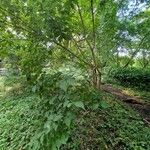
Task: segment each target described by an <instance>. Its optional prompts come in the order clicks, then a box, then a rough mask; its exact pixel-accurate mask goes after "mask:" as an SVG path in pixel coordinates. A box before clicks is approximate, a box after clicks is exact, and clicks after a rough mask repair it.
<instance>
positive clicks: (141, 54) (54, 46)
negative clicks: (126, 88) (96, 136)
mask: <svg viewBox="0 0 150 150" xmlns="http://www.w3.org/2000/svg"><path fill="white" fill-rule="evenodd" d="M149 14H150V2H149V0H146V1H144V2H143V1H136V2H135V1H132V0H131V1H129V0H59V1H57V0H0V33H1V34H0V61H1V62H2V63H1V64H0V67H3V68H4V69H6V76H8V78H6V77H4V78H2V80H1V79H0V80H1V81H2V83H0V86H1V87H2V88H1V89H0V98H1V99H2V100H0V104H1V105H2V107H1V108H0V109H1V112H2V113H1V114H0V116H1V117H0V149H2V150H3V149H4V150H7V149H8V150H15V149H16V150H24V149H29V150H58V149H63V148H64V149H65V148H66V149H67V147H69V146H71V147H69V148H68V149H79V148H81V149H88V148H85V147H84V148H83V147H82V146H81V145H82V143H81V145H80V146H79V147H78V144H77V145H76V143H75V142H74V143H73V140H71V139H72V137H73V135H72V131H74V130H75V129H76V128H75V126H76V125H77V124H76V121H77V120H78V118H79V119H80V121H79V122H82V119H81V118H80V116H78V115H81V116H82V113H88V112H92V111H97V110H98V111H99V113H102V112H101V111H100V109H101V110H102V109H107V108H108V107H109V105H110V106H111V108H110V109H108V112H107V111H106V114H107V115H108V114H109V113H112V114H113V116H114V118H115V119H113V116H112V118H111V117H108V116H109V115H108V116H106V118H103V117H102V120H103V123H102V126H100V128H99V129H100V131H101V132H102V133H103V134H105V133H106V132H108V131H109V129H110V130H111V129H112V128H113V129H112V130H114V129H116V128H117V131H118V133H117V134H115V136H113V134H114V132H113V133H112V135H111V138H112V141H111V139H110V140H108V139H109V138H108V139H105V140H104V141H105V142H106V143H107V144H108V147H110V143H111V146H112V148H114V147H115V146H116V145H117V146H118V145H119V146H120V145H121V148H122V147H123V148H124V149H134V148H135V149H142V148H143V149H147V148H148V149H149V147H148V146H147V145H146V142H147V143H148V144H149V141H150V140H149V132H148V131H149V129H148V128H146V127H145V126H144V125H143V122H141V119H140V118H139V117H138V116H137V118H138V119H140V121H139V122H138V123H137V125H138V126H139V128H138V127H135V126H134V123H133V124H131V126H130V125H129V126H127V128H129V131H131V132H132V133H133V132H134V131H135V132H138V131H139V130H140V129H142V128H144V129H143V132H142V133H141V134H140V141H141V143H140V142H139V141H138V134H136V135H135V137H134V135H133V136H132V135H129V136H128V134H127V133H126V132H125V131H121V130H119V127H120V126H119V124H118V125H117V124H115V123H114V122H115V121H114V120H116V121H118V123H119V122H121V123H122V122H123V121H122V120H123V119H122V117H123V118H124V117H125V118H126V119H125V122H130V118H128V117H127V116H124V115H123V114H124V113H126V111H125V110H124V108H120V107H119V108H118V106H116V105H115V104H114V105H111V104H112V103H111V102H110V101H108V102H107V98H108V99H112V97H109V96H108V95H106V96H105V94H106V93H103V92H102V86H103V85H102V79H104V76H106V77H107V78H108V74H109V73H110V72H111V70H112V69H114V68H116V67H123V68H124V69H116V70H115V71H114V72H113V73H112V77H113V78H115V79H117V80H119V81H121V82H124V83H129V84H130V85H136V86H140V87H143V86H144V87H145V86H146V88H149V86H150V85H149V83H150V76H149V75H150V73H149V71H148V72H146V71H145V72H144V71H142V72H141V71H140V70H138V69H133V70H131V69H129V67H133V66H134V67H137V68H138V67H139V66H140V68H142V69H149V68H150V51H149V48H150V45H149V40H150V34H149V33H150V30H149V29H150V28H149V25H150V17H149V16H150V15H149ZM0 69H1V68H0ZM7 69H8V70H7ZM0 71H1V70H0ZM0 73H1V72H0ZM11 75H14V76H15V77H14V79H10V84H8V79H9V77H10V76H11ZM1 84H2V85H1ZM105 99H106V100H105ZM108 103H109V105H108ZM113 106H114V107H115V108H113ZM113 109H114V111H113ZM120 114H121V119H119V120H117V119H116V118H117V117H120ZM102 116H105V114H103V113H102ZM107 117H108V118H109V119H110V123H109V119H107ZM105 119H106V121H107V123H106V124H105V123H104V122H105ZM83 120H84V118H83ZM86 123H87V124H88V122H85V124H86ZM98 123H99V122H98ZM105 126H106V127H108V130H107V129H106V130H105ZM114 126H115V127H114ZM132 126H133V128H132ZM125 128H126V127H124V128H123V130H125ZM99 129H98V130H99ZM103 129H104V130H103ZM105 131H106V132H105ZM144 132H145V133H146V135H144ZM83 135H84V133H83ZM116 136H117V137H116ZM126 136H127V138H126ZM128 137H129V140H128ZM141 137H143V139H142V138H141ZM132 140H133V143H132V142H131V141H132ZM144 140H145V141H146V142H144ZM75 141H76V140H75ZM102 141H103V140H102ZM128 141H129V142H130V143H129V144H126V143H127V142H128ZM69 142H71V145H69V144H70V143H69ZM66 144H68V145H66ZM107 144H106V145H107ZM104 145H105V144H104ZM65 146H66V147H65ZM117 146H116V147H117ZM104 147H105V146H104ZM105 148H107V146H106V147H105Z"/></svg>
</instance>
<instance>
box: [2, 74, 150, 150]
mask: <svg viewBox="0 0 150 150" xmlns="http://www.w3.org/2000/svg"><path fill="white" fill-rule="evenodd" d="M0 80H1V85H0V89H1V91H0V93H1V96H0V106H1V107H0V150H23V149H27V146H28V144H29V143H30V141H31V139H32V138H34V137H35V135H36V132H37V131H38V130H39V129H40V127H41V126H42V123H43V122H44V120H43V116H42V112H41V113H39V111H38V109H39V108H40V106H41V105H42V103H43V99H41V98H40V97H39V96H38V95H36V94H32V93H31V92H29V91H28V90H26V89H24V88H23V85H24V84H23V82H22V79H20V80H18V78H15V77H14V78H6V79H5V78H1V79H0ZM8 87H9V88H8ZM10 89H11V90H10ZM103 99H104V100H105V101H106V103H107V107H101V106H99V108H98V109H92V108H91V106H87V107H86V108H87V109H86V110H84V111H79V112H78V117H77V119H76V120H75V122H74V128H73V129H72V133H71V137H70V138H69V140H68V142H67V145H64V146H62V148H61V149H62V150H73V149H74V150H88V149H89V150H148V149H150V128H149V127H147V126H146V125H145V124H144V122H143V121H142V118H141V117H140V116H139V115H138V114H137V113H136V112H134V111H133V110H132V109H131V108H129V107H128V106H126V105H124V104H122V103H121V102H120V101H118V100H116V99H115V98H114V97H113V96H111V95H109V94H106V93H103Z"/></svg>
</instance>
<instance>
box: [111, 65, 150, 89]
mask: <svg viewBox="0 0 150 150" xmlns="http://www.w3.org/2000/svg"><path fill="white" fill-rule="evenodd" d="M110 77H111V78H113V79H115V80H116V81H119V82H120V83H121V84H126V85H130V86H136V87H138V88H144V89H148V88H149V87H150V71H148V70H142V69H139V68H117V69H114V70H112V71H111V74H110Z"/></svg>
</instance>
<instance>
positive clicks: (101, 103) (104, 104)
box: [100, 101, 109, 109]
mask: <svg viewBox="0 0 150 150" xmlns="http://www.w3.org/2000/svg"><path fill="white" fill-rule="evenodd" d="M100 106H101V108H103V109H106V108H108V107H109V105H108V103H106V102H105V101H101V102H100Z"/></svg>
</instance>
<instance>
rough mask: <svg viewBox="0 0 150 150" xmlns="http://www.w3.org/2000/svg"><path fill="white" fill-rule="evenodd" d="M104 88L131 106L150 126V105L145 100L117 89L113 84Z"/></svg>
mask: <svg viewBox="0 0 150 150" xmlns="http://www.w3.org/2000/svg"><path fill="white" fill-rule="evenodd" d="M102 88H103V90H104V91H106V92H109V93H111V94H113V95H114V96H115V97H117V98H118V99H120V100H122V101H123V102H125V103H127V104H128V105H129V106H131V107H132V108H133V109H134V110H136V111H137V112H138V113H139V114H140V115H141V116H142V117H143V120H144V121H145V122H146V123H147V124H148V125H149V126H150V103H148V102H145V100H143V99H141V98H139V97H137V96H133V95H130V94H127V93H126V92H125V91H124V90H123V89H120V88H116V87H114V86H113V85H111V84H105V85H103V87H102Z"/></svg>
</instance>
